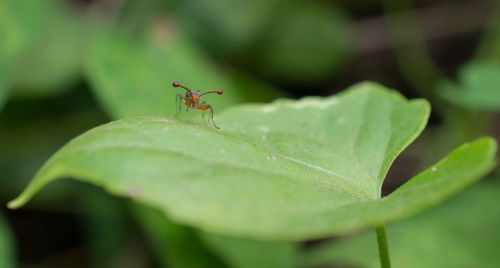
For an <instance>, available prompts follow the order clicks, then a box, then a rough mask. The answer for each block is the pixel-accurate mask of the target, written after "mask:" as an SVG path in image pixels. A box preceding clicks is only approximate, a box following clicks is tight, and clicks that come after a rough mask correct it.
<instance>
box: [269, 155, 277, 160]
mask: <svg viewBox="0 0 500 268" xmlns="http://www.w3.org/2000/svg"><path fill="white" fill-rule="evenodd" d="M267 158H269V159H271V160H276V156H274V155H270V156H268V157H267Z"/></svg>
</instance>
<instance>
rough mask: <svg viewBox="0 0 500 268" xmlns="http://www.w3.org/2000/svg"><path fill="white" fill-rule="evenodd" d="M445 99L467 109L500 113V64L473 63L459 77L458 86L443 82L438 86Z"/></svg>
mask: <svg viewBox="0 0 500 268" xmlns="http://www.w3.org/2000/svg"><path fill="white" fill-rule="evenodd" d="M438 87H439V89H440V94H441V96H442V97H443V98H445V99H446V100H448V101H450V102H451V103H454V104H456V105H459V106H461V107H465V108H467V109H473V110H485V111H500V64H498V63H496V62H472V63H469V64H467V65H466V66H464V67H463V68H462V69H461V70H460V72H459V75H458V84H453V83H451V82H448V81H443V82H441V84H440V85H439V86H438Z"/></svg>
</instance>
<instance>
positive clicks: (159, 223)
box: [131, 203, 224, 267]
mask: <svg viewBox="0 0 500 268" xmlns="http://www.w3.org/2000/svg"><path fill="white" fill-rule="evenodd" d="M131 208H132V212H133V215H134V216H135V219H136V220H137V221H138V223H139V225H140V226H141V227H142V228H143V230H144V232H145V233H146V235H147V236H148V241H150V243H151V246H152V248H153V250H154V252H155V255H156V257H157V259H158V262H159V263H160V264H161V267H223V266H224V265H223V263H222V262H221V260H219V259H218V258H217V257H216V256H215V254H213V253H212V252H211V251H210V250H208V249H207V248H206V247H205V246H204V245H203V243H202V242H201V241H200V238H199V237H198V235H197V233H196V232H195V231H194V230H193V229H192V228H188V227H185V226H181V225H178V224H175V223H173V222H172V221H170V220H168V219H166V218H165V216H164V214H163V213H162V212H161V211H158V210H155V209H153V208H151V207H147V206H143V205H139V204H134V203H132V206H131Z"/></svg>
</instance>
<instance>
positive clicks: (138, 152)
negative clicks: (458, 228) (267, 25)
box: [9, 83, 496, 240]
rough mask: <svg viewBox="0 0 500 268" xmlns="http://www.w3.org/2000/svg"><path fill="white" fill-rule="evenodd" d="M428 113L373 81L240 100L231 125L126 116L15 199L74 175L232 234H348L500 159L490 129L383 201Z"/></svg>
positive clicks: (449, 190) (400, 213)
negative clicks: (314, 94)
mask: <svg viewBox="0 0 500 268" xmlns="http://www.w3.org/2000/svg"><path fill="white" fill-rule="evenodd" d="M428 114H429V105H428V104H427V102H426V101H423V100H414V101H407V100H406V99H404V98H403V97H402V96H401V95H399V94H398V93H396V92H394V91H389V90H387V89H385V88H383V87H382V86H379V85H377V84H374V83H363V84H360V85H356V86H353V87H352V88H350V89H348V90H347V91H345V92H343V93H342V94H339V95H338V96H332V97H329V98H304V99H302V100H299V101H291V100H279V101H276V102H274V103H272V104H269V105H257V104H254V105H243V106H240V107H237V108H234V109H230V110H228V111H226V112H224V113H221V114H220V116H219V118H218V120H219V121H218V123H219V124H220V126H222V130H220V131H219V130H215V129H212V128H207V127H203V126H198V125H195V124H191V123H186V122H182V121H179V120H176V119H170V118H163V117H141V118H130V119H124V120H119V121H115V122H112V123H109V124H106V125H103V126H100V127H97V128H94V129H92V130H90V131H88V132H87V133H85V134H83V135H81V136H79V137H77V138H75V139H74V140H73V141H71V142H70V143H69V144H67V145H66V146H64V147H63V148H62V149H61V150H60V151H59V152H57V153H56V154H55V155H54V156H53V157H52V158H51V159H50V160H49V161H48V162H47V163H46V164H45V165H44V166H43V167H42V168H41V169H40V171H39V172H38V173H37V174H36V176H35V178H34V179H33V180H32V182H31V183H30V184H29V186H28V187H27V189H26V190H25V191H24V192H23V193H22V194H21V196H19V197H18V198H17V199H16V200H14V201H12V202H10V203H9V206H10V207H11V208H16V207H19V206H21V205H22V204H24V203H25V202H27V201H28V200H29V199H30V198H31V197H32V196H33V195H34V194H35V193H36V192H37V191H38V190H39V189H40V188H41V187H43V186H44V185H45V184H47V183H48V182H50V181H52V180H55V179H59V178H66V177H70V178H75V179H78V180H83V181H87V182H90V183H93V184H96V185H99V186H101V187H103V188H104V189H106V190H107V191H109V192H110V193H113V194H116V195H120V196H129V197H132V198H134V199H136V200H138V201H140V202H143V203H147V204H150V205H152V206H154V207H157V208H159V209H160V210H162V211H163V212H164V213H165V214H166V215H168V216H169V217H171V218H172V219H173V220H174V221H177V222H179V223H181V224H187V225H191V226H196V227H200V228H202V229H205V230H208V231H213V232H218V233H223V234H228V235H239V236H248V237H254V238H261V239H287V240H289V239H297V240H298V239H310V238H316V237H323V236H325V235H331V234H336V233H342V232H348V231H352V230H354V229H358V228H363V227H368V226H373V225H375V224H380V223H383V222H385V221H389V220H396V219H399V218H402V217H406V216H409V215H412V214H415V213H417V212H419V211H421V210H423V209H425V208H427V207H430V206H432V205H435V204H437V203H439V202H441V201H442V200H443V199H445V198H447V197H448V196H450V195H452V194H454V193H456V192H457V191H459V190H460V189H462V188H464V187H465V186H467V185H469V184H470V183H472V182H473V181H475V180H477V179H479V178H480V177H481V176H482V175H484V174H485V173H486V172H488V171H489V170H490V169H491V168H492V166H493V165H494V161H493V155H494V153H495V150H496V144H495V142H494V140H492V139H490V138H483V139H480V140H478V141H476V142H473V143H471V144H466V145H464V146H462V147H460V148H458V149H457V150H455V151H454V152H453V153H451V154H450V155H449V156H448V157H446V158H445V159H444V160H443V161H441V162H440V163H438V164H437V165H436V166H434V167H432V168H430V169H428V170H426V171H424V172H422V173H421V174H419V175H418V176H416V177H415V178H413V179H411V180H410V181H409V182H408V183H407V184H405V185H404V186H403V187H401V188H400V189H398V190H397V191H395V192H394V193H392V194H391V195H389V196H388V197H385V198H382V199H381V198H380V190H381V186H382V183H383V180H384V178H385V175H386V173H387V170H388V169H389V167H390V165H391V163H392V162H393V161H394V159H395V158H396V156H397V155H398V154H399V153H400V152H401V151H402V150H403V149H404V148H405V147H406V146H408V144H410V143H411V142H412V141H413V140H414V139H415V138H416V137H417V136H418V134H419V133H420V132H421V131H422V129H423V128H424V125H425V123H426V120H427V117H428Z"/></svg>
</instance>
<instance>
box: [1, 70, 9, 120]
mask: <svg viewBox="0 0 500 268" xmlns="http://www.w3.org/2000/svg"><path fill="white" fill-rule="evenodd" d="M7 95H8V91H7V81H6V79H5V75H4V70H3V66H2V65H0V112H1V111H2V108H3V105H4V103H5V102H6V101H7Z"/></svg>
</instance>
